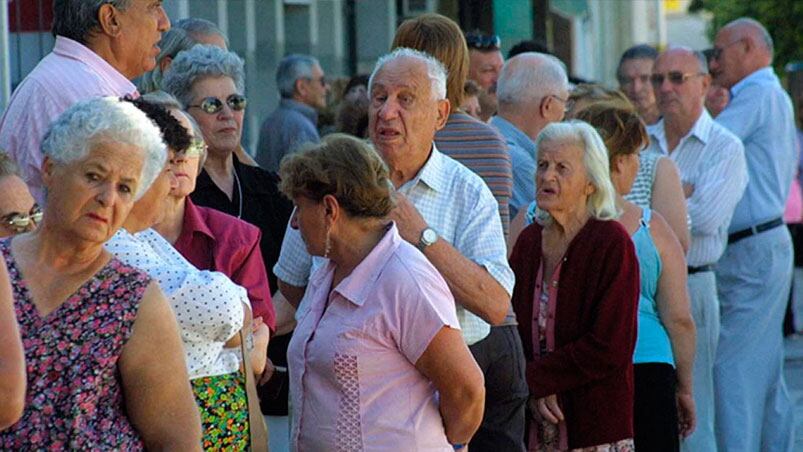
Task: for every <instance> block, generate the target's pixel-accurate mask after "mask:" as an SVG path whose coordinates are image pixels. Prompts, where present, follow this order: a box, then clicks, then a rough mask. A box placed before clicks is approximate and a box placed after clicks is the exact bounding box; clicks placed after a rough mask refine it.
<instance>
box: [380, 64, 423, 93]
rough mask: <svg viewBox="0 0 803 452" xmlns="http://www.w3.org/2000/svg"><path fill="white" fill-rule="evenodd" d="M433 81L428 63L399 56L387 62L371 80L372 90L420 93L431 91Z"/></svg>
mask: <svg viewBox="0 0 803 452" xmlns="http://www.w3.org/2000/svg"><path fill="white" fill-rule="evenodd" d="M430 88H431V81H430V79H429V74H428V73H427V67H426V64H425V63H424V62H423V61H418V60H415V59H412V58H399V59H396V60H393V61H389V62H387V63H385V65H384V66H382V67H381V68H380V69H379V70H378V71H377V72H376V74H375V75H374V78H373V80H371V91H372V92H376V91H377V90H383V91H397V90H402V89H406V90H410V91H413V92H415V93H419V94H426V93H429V90H430Z"/></svg>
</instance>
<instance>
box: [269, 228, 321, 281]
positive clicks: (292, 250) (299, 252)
mask: <svg viewBox="0 0 803 452" xmlns="http://www.w3.org/2000/svg"><path fill="white" fill-rule="evenodd" d="M292 217H293V216H292V215H290V218H291V220H290V221H292ZM311 270H312V256H310V254H309V253H308V252H307V246H306V245H305V244H304V240H303V239H302V238H301V233H300V232H299V231H298V230H297V229H293V228H292V227H290V222H288V223H287V229H286V230H285V232H284V241H282V250H281V252H280V253H279V260H278V261H277V262H276V265H274V266H273V274H274V275H276V277H277V278H279V279H280V280H282V282H284V283H287V284H289V285H291V286H295V287H306V286H307V283H309V276H310V272H311Z"/></svg>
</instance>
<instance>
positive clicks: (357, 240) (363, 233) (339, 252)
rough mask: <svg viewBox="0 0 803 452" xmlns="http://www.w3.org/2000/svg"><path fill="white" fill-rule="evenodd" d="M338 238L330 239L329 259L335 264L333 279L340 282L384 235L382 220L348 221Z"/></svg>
mask: <svg viewBox="0 0 803 452" xmlns="http://www.w3.org/2000/svg"><path fill="white" fill-rule="evenodd" d="M349 223H350V224H349V225H348V226H347V227H344V228H341V230H342V231H343V232H342V233H341V234H340V237H337V238H335V237H332V250H331V252H330V253H329V257H330V259H331V260H332V261H333V262H334V263H335V264H337V270H336V271H335V277H336V279H338V280H342V279H343V278H345V277H346V276H348V275H350V274H351V272H352V271H353V270H354V269H355V268H356V267H357V265H359V264H360V262H362V261H363V260H364V259H365V258H366V257H367V256H368V254H370V253H371V251H372V250H373V249H374V248H375V247H376V245H377V244H378V243H379V241H380V240H382V237H384V235H385V231H386V223H385V220H384V219H374V218H372V219H366V220H350V221H349Z"/></svg>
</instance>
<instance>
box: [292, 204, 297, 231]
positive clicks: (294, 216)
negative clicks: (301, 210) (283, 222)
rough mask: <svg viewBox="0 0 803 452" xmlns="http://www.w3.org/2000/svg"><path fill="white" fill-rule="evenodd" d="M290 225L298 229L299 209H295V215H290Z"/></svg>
mask: <svg viewBox="0 0 803 452" xmlns="http://www.w3.org/2000/svg"><path fill="white" fill-rule="evenodd" d="M290 227H291V228H293V229H295V230H298V209H293V215H292V216H291V217H290Z"/></svg>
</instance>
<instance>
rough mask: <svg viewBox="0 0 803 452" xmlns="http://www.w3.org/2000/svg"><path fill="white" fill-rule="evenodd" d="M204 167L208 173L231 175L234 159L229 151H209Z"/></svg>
mask: <svg viewBox="0 0 803 452" xmlns="http://www.w3.org/2000/svg"><path fill="white" fill-rule="evenodd" d="M204 169H205V170H206V171H207V172H208V173H209V174H210V175H214V176H217V177H221V178H224V177H231V174H232V173H233V172H234V159H233V158H232V154H231V153H230V152H226V153H223V154H219V153H216V152H214V153H213V152H209V154H208V157H207V158H206V162H205V163H204Z"/></svg>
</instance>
